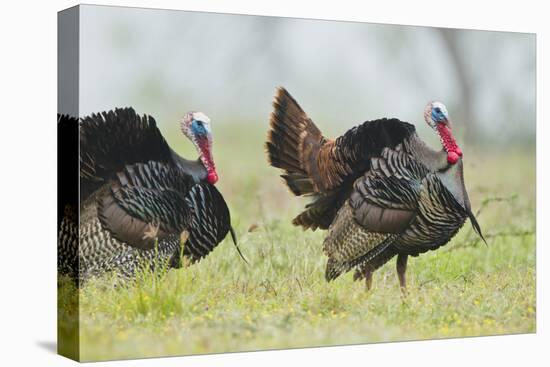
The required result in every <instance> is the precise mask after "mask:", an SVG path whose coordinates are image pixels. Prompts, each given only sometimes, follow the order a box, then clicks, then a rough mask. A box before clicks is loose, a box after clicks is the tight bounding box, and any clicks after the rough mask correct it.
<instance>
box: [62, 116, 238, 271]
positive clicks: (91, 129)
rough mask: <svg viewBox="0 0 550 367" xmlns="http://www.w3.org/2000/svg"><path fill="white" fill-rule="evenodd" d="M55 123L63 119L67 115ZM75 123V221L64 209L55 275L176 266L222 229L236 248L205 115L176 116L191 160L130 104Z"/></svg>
mask: <svg viewBox="0 0 550 367" xmlns="http://www.w3.org/2000/svg"><path fill="white" fill-rule="evenodd" d="M58 120H59V122H60V123H63V124H67V123H68V121H69V120H70V118H69V117H67V116H58ZM74 123H79V128H80V226H78V225H77V220H78V218H77V216H76V215H75V214H74V213H71V211H70V210H69V211H68V213H67V215H65V216H64V218H63V221H62V223H61V224H60V233H59V245H58V268H59V271H60V273H62V274H68V275H70V276H72V277H75V278H77V277H78V278H80V279H87V278H89V277H90V276H94V275H100V274H103V273H106V272H110V271H116V272H117V273H118V274H120V275H122V276H123V277H125V278H131V277H133V276H134V275H135V270H136V268H137V267H138V266H139V265H140V264H143V263H145V264H146V265H148V266H150V267H151V268H152V269H153V268H154V266H155V264H160V263H162V264H167V265H168V266H169V267H174V268H178V267H180V266H181V265H182V264H181V260H182V259H181V255H182V254H183V256H184V257H185V258H187V259H188V260H189V261H190V262H195V261H198V260H200V259H201V258H203V257H205V256H206V255H208V254H209V253H210V252H211V251H212V250H213V249H214V248H215V247H216V246H217V245H218V244H219V243H220V242H221V241H222V240H223V239H224V238H225V236H226V235H227V233H228V232H229V233H231V236H232V239H233V242H234V243H235V246H237V244H236V238H235V233H234V231H233V229H232V227H231V222H230V215H229V209H228V207H227V204H226V203H225V200H224V198H223V196H222V195H221V193H220V192H219V191H218V190H217V189H216V187H215V186H214V184H215V183H216V181H217V180H218V176H217V173H216V168H215V164H214V160H213V156H212V133H211V129H210V120H209V118H208V117H207V116H206V115H204V114H203V113H201V112H190V113H188V114H187V115H185V117H184V118H183V119H182V120H181V130H182V132H183V133H184V134H185V135H186V136H187V137H188V138H189V139H190V140H191V141H192V142H193V144H194V145H195V147H196V148H197V151H198V153H199V159H198V160H196V161H190V160H186V159H184V158H182V157H181V156H180V155H178V154H177V153H176V152H174V151H173V150H172V149H171V148H170V147H169V146H168V144H167V142H166V140H165V139H164V137H163V136H162V134H161V132H160V130H159V129H158V128H157V125H156V122H155V120H154V119H153V118H152V117H151V116H147V115H143V116H139V115H137V114H136V113H135V111H134V110H133V109H132V108H117V109H115V110H114V111H109V112H102V113H98V114H92V115H91V116H87V117H84V118H82V119H81V120H80V121H79V122H77V121H76V120H75V119H74ZM77 236H78V239H79V242H80V245H79V247H78V249H75V248H74V247H75V246H77V245H78V242H77V241H76V238H77ZM182 245H183V248H182ZM237 250H238V252H239V255H241V257H242V254H241V253H240V250H239V249H238V247H237ZM243 259H244V258H243Z"/></svg>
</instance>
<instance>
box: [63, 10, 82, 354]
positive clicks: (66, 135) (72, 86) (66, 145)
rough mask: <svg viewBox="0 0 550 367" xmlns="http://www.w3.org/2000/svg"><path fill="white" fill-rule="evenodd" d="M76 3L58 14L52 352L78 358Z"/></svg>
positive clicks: (77, 20) (77, 21)
mask: <svg viewBox="0 0 550 367" xmlns="http://www.w3.org/2000/svg"><path fill="white" fill-rule="evenodd" d="M78 91H79V7H78V6H76V7H73V8H70V9H66V10H63V11H61V12H59V13H58V17H57V198H58V199H57V200H58V201H57V218H58V219H57V227H58V228H57V229H58V232H57V233H58V239H57V240H58V242H57V270H58V276H57V278H58V287H57V351H58V353H59V354H61V355H63V356H65V357H68V358H71V359H74V360H79V358H80V345H79V339H80V338H79V296H78V283H77V281H76V279H77V275H78V256H77V254H78V223H79V220H78V218H79V197H78V184H79V178H78V177H79V174H78V172H79V167H78V162H79V159H78V141H79V138H78V116H79V105H78V101H79V99H78V95H79V93H78Z"/></svg>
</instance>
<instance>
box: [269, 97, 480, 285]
mask: <svg viewBox="0 0 550 367" xmlns="http://www.w3.org/2000/svg"><path fill="white" fill-rule="evenodd" d="M273 106H274V111H273V113H272V115H271V120H270V129H269V132H268V137H267V143H266V149H267V154H268V159H269V162H270V164H271V165H272V166H274V167H276V168H279V169H281V170H282V171H283V174H282V175H281V177H282V178H283V180H284V181H285V183H286V185H287V186H288V187H289V189H290V190H291V191H292V193H294V194H295V195H297V196H309V197H311V198H312V201H311V202H310V203H309V204H308V205H307V206H306V208H305V210H304V211H303V212H302V213H301V214H299V215H298V216H297V217H296V218H294V220H293V224H294V225H297V226H302V227H303V228H304V229H312V230H316V229H317V228H320V229H328V235H327V237H326V238H325V240H324V243H323V250H324V252H325V254H326V255H327V256H328V262H327V266H326V273H325V277H326V279H327V280H328V281H331V280H333V279H335V278H337V277H338V276H339V275H341V274H342V273H345V272H347V271H349V270H352V269H356V272H355V276H354V279H363V278H364V279H366V284H367V288H368V289H370V287H371V284H372V273H373V272H374V271H375V270H376V269H378V268H379V267H380V266H382V265H384V264H385V263H386V262H388V261H389V260H390V259H391V258H393V257H394V256H396V255H397V273H398V278H399V283H400V285H401V288H402V289H403V290H404V289H405V287H406V280H405V271H406V266H407V258H408V256H409V255H411V256H417V255H419V254H421V253H423V252H426V251H428V250H435V249H437V248H438V247H440V246H443V245H445V244H446V243H447V242H449V240H450V239H451V238H452V237H453V236H454V235H455V234H456V233H457V232H458V230H459V229H460V228H461V227H462V225H463V224H464V222H465V221H466V219H467V218H470V220H471V222H472V225H473V227H474V230H475V231H476V232H477V233H478V234H479V235H480V236H481V238H482V239H483V236H482V234H481V230H480V227H479V225H478V223H477V220H476V218H475V217H474V215H473V213H472V210H471V206H470V201H469V199H468V194H467V192H466V188H465V186H464V179H463V163H462V151H461V149H460V148H459V147H458V145H457V143H456V140H455V138H454V137H453V134H452V130H451V121H450V119H449V115H448V112H447V109H446V108H445V106H444V105H443V104H442V103H440V102H430V103H428V105H427V106H426V108H425V111H424V118H425V121H426V122H427V123H428V125H429V126H430V127H432V128H433V129H434V130H435V131H436V132H437V133H438V135H439V137H440V139H441V144H442V149H441V150H439V151H436V150H433V149H432V148H430V147H429V146H428V145H427V144H425V143H424V142H423V141H422V140H421V139H420V138H419V137H418V135H417V134H416V130H415V127H414V126H413V125H411V124H409V123H407V122H403V121H400V120H398V119H395V118H392V119H388V118H383V119H379V120H373V121H367V122H364V123H363V124H361V125H359V126H356V127H354V128H352V129H350V130H348V131H347V132H346V133H345V134H344V135H342V136H340V137H338V138H336V139H334V140H331V139H328V138H326V137H324V136H323V134H322V133H321V131H320V130H319V129H318V127H317V126H316V125H315V124H314V123H313V121H312V120H311V119H310V118H309V117H308V116H307V114H306V113H305V112H304V111H303V110H302V108H301V107H300V106H299V105H298V103H297V102H296V100H294V98H293V97H292V96H291V95H290V94H289V93H288V92H287V91H286V90H285V89H284V88H279V89H278V90H277V93H276V96H275V101H274V103H273Z"/></svg>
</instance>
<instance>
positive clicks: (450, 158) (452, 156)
mask: <svg viewBox="0 0 550 367" xmlns="http://www.w3.org/2000/svg"><path fill="white" fill-rule="evenodd" d="M447 162H449V163H450V164H455V163H456V162H458V154H457V153H455V152H448V153H447Z"/></svg>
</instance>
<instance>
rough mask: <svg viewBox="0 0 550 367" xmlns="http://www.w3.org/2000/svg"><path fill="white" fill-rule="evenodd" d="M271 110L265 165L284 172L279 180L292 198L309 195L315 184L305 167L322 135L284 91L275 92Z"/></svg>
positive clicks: (308, 165)
mask: <svg viewBox="0 0 550 367" xmlns="http://www.w3.org/2000/svg"><path fill="white" fill-rule="evenodd" d="M273 108H274V111H273V113H272V114H271V120H270V123H269V124H270V130H269V133H268V136H267V143H266V148H267V153H268V157H269V162H270V164H271V165H272V166H274V167H277V168H281V169H283V170H284V171H285V172H284V174H283V175H282V176H281V177H282V178H283V179H284V180H285V182H286V184H287V186H288V187H289V188H290V190H291V191H292V192H293V193H294V194H295V195H297V196H299V195H305V194H311V193H313V192H314V191H315V183H314V181H313V179H312V177H310V175H309V174H308V169H307V167H310V166H311V160H313V159H315V157H316V156H317V154H316V151H315V150H316V149H315V148H317V150H318V149H319V147H320V146H321V142H322V141H323V140H324V138H323V135H322V134H321V131H320V130H319V129H318V128H317V126H315V124H314V123H313V121H311V119H310V118H309V117H308V116H307V114H306V113H305V112H304V111H303V110H302V108H301V107H300V105H298V103H297V102H296V101H295V100H294V98H292V96H291V95H290V94H289V93H288V92H287V91H286V89H284V88H282V87H280V88H278V89H277V93H276V95H275V101H274V102H273Z"/></svg>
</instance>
